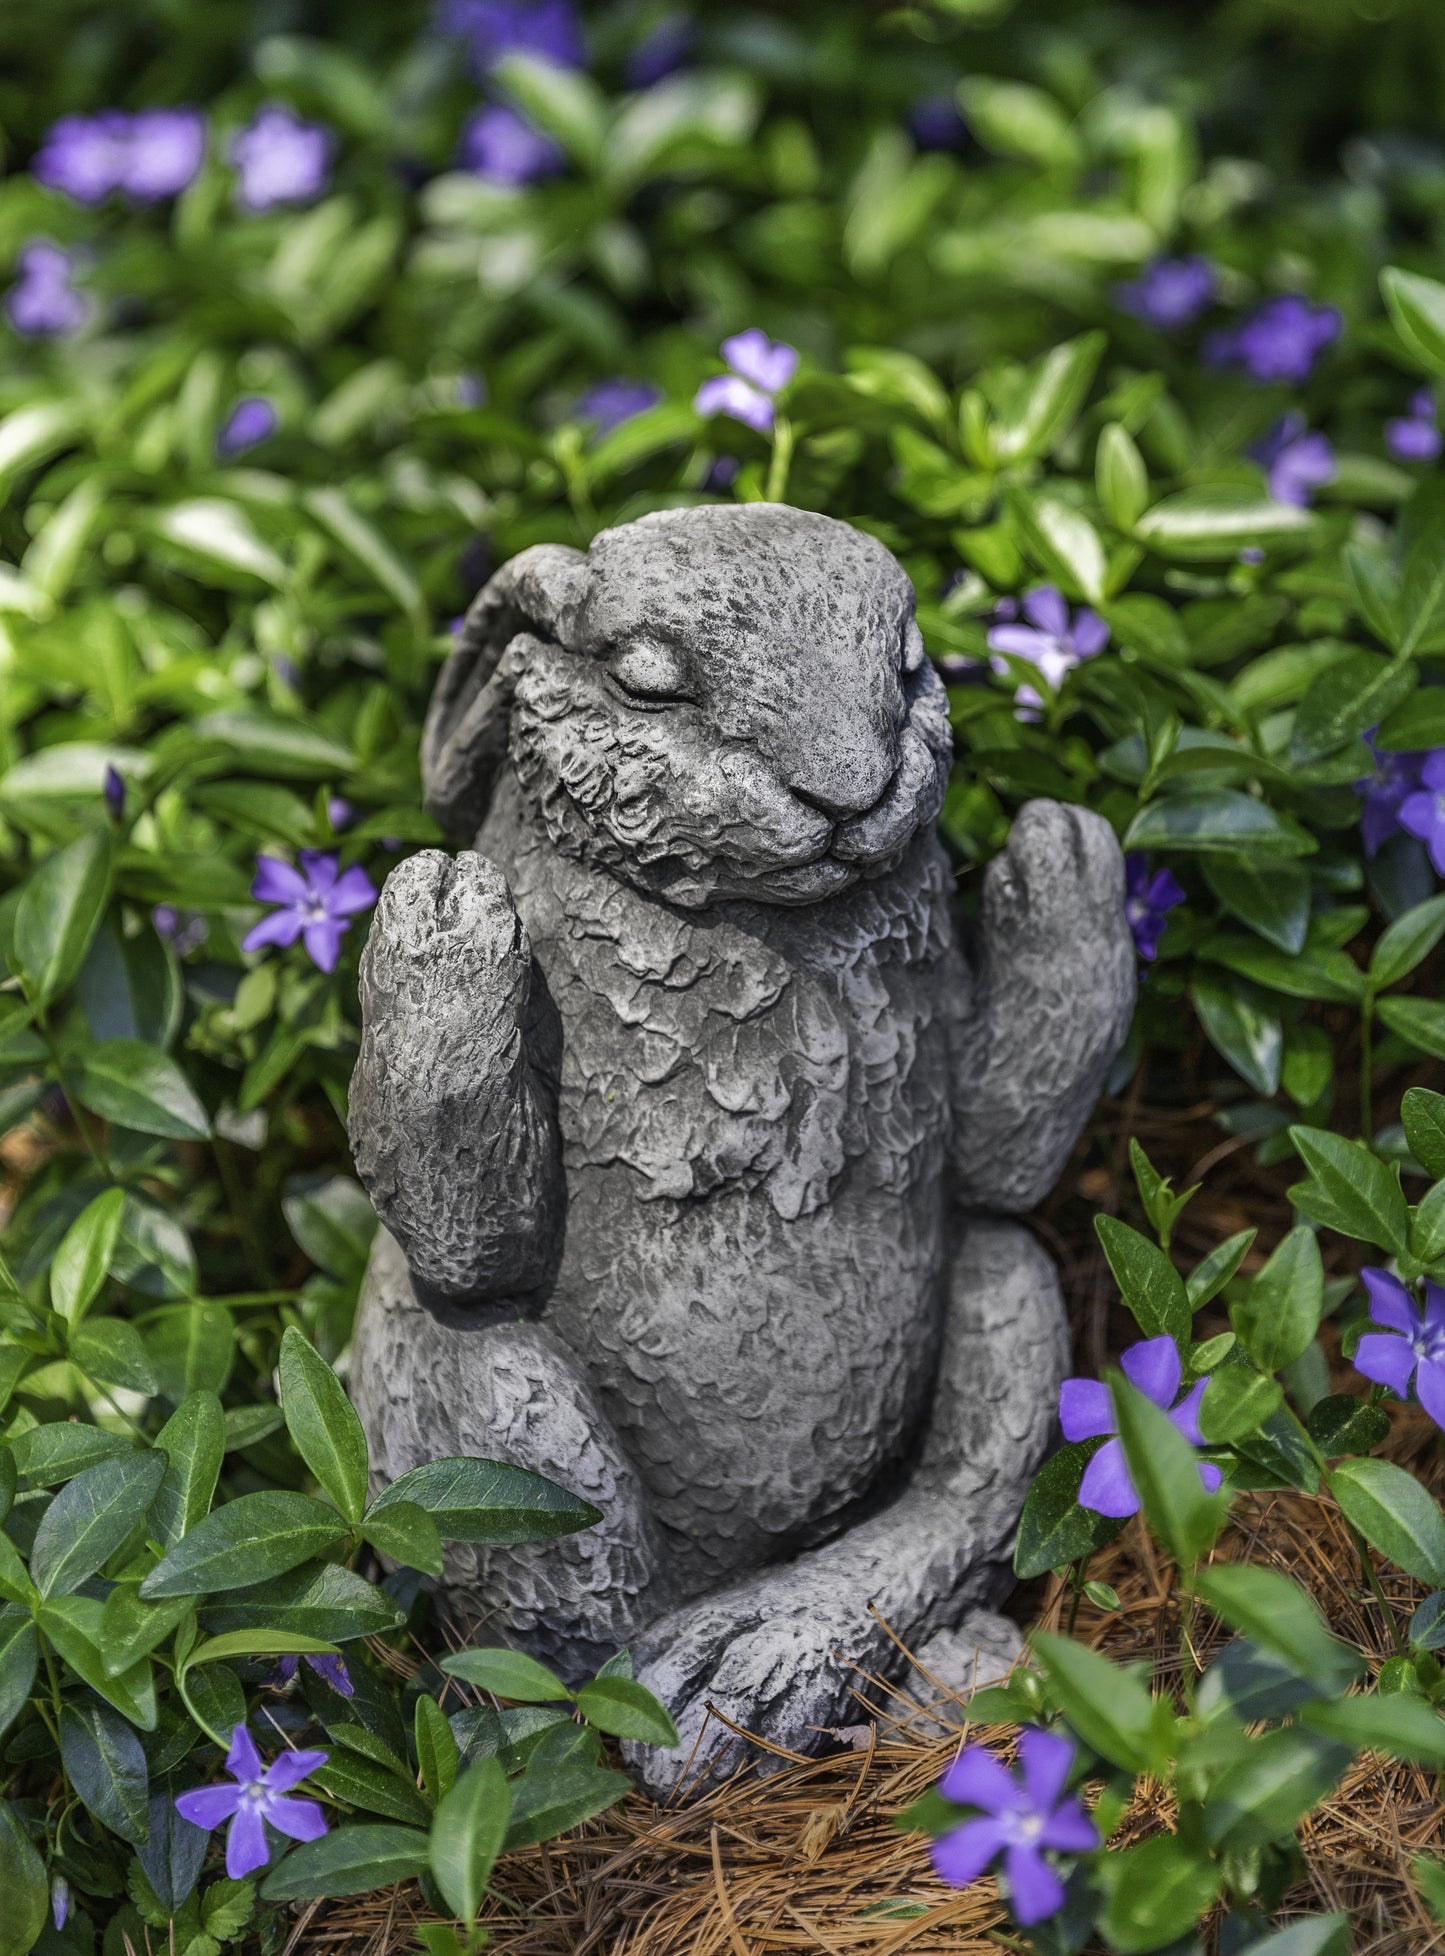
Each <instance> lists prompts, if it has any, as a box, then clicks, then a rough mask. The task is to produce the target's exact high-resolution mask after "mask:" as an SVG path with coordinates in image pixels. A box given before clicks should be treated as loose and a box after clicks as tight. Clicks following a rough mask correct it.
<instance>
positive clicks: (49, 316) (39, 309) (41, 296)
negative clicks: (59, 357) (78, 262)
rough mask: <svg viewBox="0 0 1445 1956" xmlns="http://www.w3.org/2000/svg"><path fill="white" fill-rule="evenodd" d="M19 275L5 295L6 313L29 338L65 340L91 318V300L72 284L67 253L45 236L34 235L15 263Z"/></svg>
mask: <svg viewBox="0 0 1445 1956" xmlns="http://www.w3.org/2000/svg"><path fill="white" fill-rule="evenodd" d="M17 270H18V271H19V274H20V275H19V277H18V278H17V279H16V281H15V283H14V284H13V285H12V286H11V288H10V290H9V291H8V292H7V293H6V295H5V312H6V316H7V317H8V318H9V321H10V324H11V325H12V326H13V327H14V328H15V330H16V332H17V333H21V334H23V335H24V337H25V338H26V339H28V340H41V339H68V338H69V337H70V335H71V334H72V333H78V332H79V331H80V329H81V327H82V326H83V325H84V324H85V322H86V320H87V319H88V318H89V317H90V301H89V300H88V299H87V298H86V296H85V294H84V293H83V292H77V291H76V289H75V286H74V283H73V280H74V277H75V264H74V260H73V259H72V258H71V256H70V253H69V252H67V251H62V250H61V248H60V246H59V245H56V244H51V243H50V242H49V240H48V239H46V238H34V239H32V240H31V242H30V243H29V244H28V245H26V246H25V247H24V249H23V250H22V251H21V253H20V257H19V260H18V262H17Z"/></svg>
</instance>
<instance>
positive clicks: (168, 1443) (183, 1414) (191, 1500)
mask: <svg viewBox="0 0 1445 1956" xmlns="http://www.w3.org/2000/svg"><path fill="white" fill-rule="evenodd" d="M156 1447H157V1449H158V1450H160V1451H163V1452H164V1453H165V1455H166V1462H167V1464H166V1471H165V1478H164V1479H163V1480H162V1482H161V1484H160V1487H159V1488H158V1489H157V1491H156V1498H155V1500H154V1501H153V1502H152V1503H151V1533H152V1534H153V1535H154V1537H155V1539H156V1541H157V1542H159V1543H160V1545H161V1547H162V1548H163V1549H168V1548H174V1547H175V1545H176V1543H177V1542H178V1541H179V1540H180V1539H181V1537H182V1535H184V1534H185V1533H186V1532H187V1530H189V1529H191V1528H194V1527H195V1525H196V1523H197V1522H198V1521H200V1520H201V1518H202V1517H203V1516H204V1515H207V1514H209V1513H210V1509H211V1501H212V1499H213V1498H214V1496H215V1492H216V1482H217V1481H218V1480H219V1479H220V1477H221V1463H222V1461H223V1460H224V1459H225V1454H226V1416H225V1414H224V1413H223V1412H222V1411H221V1402H220V1400H219V1399H218V1398H217V1397H216V1395H215V1393H214V1392H191V1393H187V1395H186V1397H185V1398H184V1399H183V1400H182V1401H181V1403H180V1405H179V1406H177V1408H176V1410H175V1411H174V1412H173V1413H172V1414H171V1416H170V1418H169V1419H168V1420H167V1421H166V1423H165V1425H164V1426H163V1427H162V1428H161V1430H160V1432H159V1433H158V1434H157V1435H156Z"/></svg>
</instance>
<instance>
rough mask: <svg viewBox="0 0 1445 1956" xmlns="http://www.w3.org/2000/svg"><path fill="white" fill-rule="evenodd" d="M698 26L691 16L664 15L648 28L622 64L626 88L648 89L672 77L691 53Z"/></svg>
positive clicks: (680, 14)
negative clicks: (655, 83)
mask: <svg viewBox="0 0 1445 1956" xmlns="http://www.w3.org/2000/svg"><path fill="white" fill-rule="evenodd" d="M696 40H697V26H696V23H695V22H694V21H693V18H692V16H691V15H690V14H683V13H677V14H664V15H663V17H662V19H661V20H660V21H658V22H657V24H656V26H654V27H650V28H649V29H648V30H647V32H646V33H645V34H644V35H643V37H642V39H641V40H640V41H639V42H638V43H637V46H636V47H635V48H633V50H632V52H631V53H630V54H629V55H628V57H627V60H626V61H625V63H624V64H623V69H622V75H623V79H624V80H625V81H626V83H627V86H628V87H629V88H651V87H652V85H653V83H654V82H660V81H665V80H666V78H667V77H668V76H669V75H671V74H673V73H675V72H676V70H677V69H679V68H680V67H681V66H682V65H683V63H684V62H685V61H686V60H687V58H688V56H689V55H690V54H691V53H692V50H693V44H694V43H695V41H696Z"/></svg>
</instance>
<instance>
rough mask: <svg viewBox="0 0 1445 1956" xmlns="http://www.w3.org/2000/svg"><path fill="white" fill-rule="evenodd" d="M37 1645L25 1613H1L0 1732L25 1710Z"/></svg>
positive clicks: (37, 1652)
mask: <svg viewBox="0 0 1445 1956" xmlns="http://www.w3.org/2000/svg"><path fill="white" fill-rule="evenodd" d="M39 1662H40V1645H39V1643H38V1642H37V1640H36V1636H35V1625H34V1623H33V1622H32V1621H31V1619H30V1615H29V1612H28V1611H22V1610H18V1609H13V1608H12V1609H3V1610H0V1733H5V1732H8V1731H9V1730H10V1727H11V1726H12V1725H13V1724H14V1723H15V1721H16V1719H17V1718H19V1716H20V1714H21V1712H23V1711H24V1709H25V1705H26V1701H27V1700H28V1698H29V1696H30V1692H31V1689H32V1687H33V1685H34V1683H35V1670H36V1666H37V1665H38V1663H39Z"/></svg>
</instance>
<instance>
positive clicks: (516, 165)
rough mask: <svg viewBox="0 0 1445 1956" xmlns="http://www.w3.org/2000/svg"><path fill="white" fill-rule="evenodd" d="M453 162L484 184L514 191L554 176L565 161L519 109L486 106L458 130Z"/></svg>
mask: <svg viewBox="0 0 1445 1956" xmlns="http://www.w3.org/2000/svg"><path fill="white" fill-rule="evenodd" d="M457 160H458V162H459V163H460V164H461V166H462V168H463V169H464V170H470V171H472V173H473V174H474V175H475V176H479V177H483V178H485V180H486V181H487V182H488V183H501V184H507V185H509V186H511V187H513V188H516V187H518V186H520V185H522V184H527V183H535V182H536V181H537V179H538V178H539V177H547V176H553V175H555V174H556V172H557V171H558V170H560V169H561V168H562V165H563V163H564V162H565V161H566V158H565V157H564V156H563V154H562V151H561V150H560V148H559V147H558V146H557V144H556V143H554V142H553V140H552V138H551V137H550V136H546V135H544V134H543V133H542V131H541V130H540V129H538V128H537V127H536V125H535V124H534V123H531V122H529V121H528V120H527V118H526V116H524V115H523V114H522V112H521V110H520V109H514V108H513V107H512V106H511V105H510V103H507V102H489V103H488V104H487V106H486V107H485V108H483V109H478V110H477V112H476V114H475V115H474V116H473V117H472V118H471V119H470V121H469V122H468V123H467V125H466V127H465V128H464V129H463V130H462V139H461V143H460V145H459V146H458V150H457Z"/></svg>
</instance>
